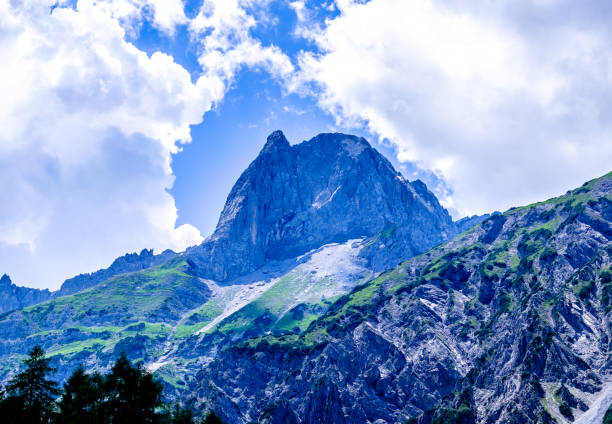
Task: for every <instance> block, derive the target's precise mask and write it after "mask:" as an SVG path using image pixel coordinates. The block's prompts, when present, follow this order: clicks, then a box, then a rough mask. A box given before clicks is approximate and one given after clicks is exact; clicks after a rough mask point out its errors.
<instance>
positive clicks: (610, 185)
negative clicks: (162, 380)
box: [190, 173, 612, 424]
mask: <svg viewBox="0 0 612 424" xmlns="http://www.w3.org/2000/svg"><path fill="white" fill-rule="evenodd" d="M611 351H612V173H610V174H608V175H606V176H604V177H602V178H599V179H596V180H593V181H590V182H588V183H585V185H583V186H582V187H580V188H577V189H575V190H572V191H570V192H568V193H567V194H566V195H564V196H560V197H557V198H553V199H549V200H547V201H544V202H540V203H536V204H534V205H531V206H527V207H521V208H513V209H510V210H509V211H507V212H505V213H503V214H495V215H493V216H491V217H490V218H488V219H487V220H485V221H484V222H482V223H481V224H480V225H478V226H476V227H473V228H472V229H471V230H469V231H467V232H465V233H463V234H462V235H460V236H459V237H456V238H454V239H453V240H451V241H449V242H448V243H445V244H443V245H442V246H439V247H436V248H434V249H431V250H430V251H429V252H427V253H425V254H424V255H420V256H418V257H415V258H412V259H410V260H408V261H406V262H404V263H402V264H401V265H400V266H399V267H397V268H395V269H393V270H390V271H388V272H386V273H383V274H381V275H380V276H379V277H378V278H376V279H374V280H372V281H370V282H368V283H366V284H364V285H361V286H358V287H357V288H356V289H355V290H353V291H352V292H351V293H350V294H348V295H346V296H343V297H342V298H340V299H339V300H338V301H336V302H335V303H334V304H333V305H331V306H330V308H329V309H328V310H327V312H326V313H325V314H323V315H322V316H320V317H319V318H318V319H317V320H316V321H314V322H313V323H312V324H311V325H310V326H309V328H308V329H307V330H306V331H305V332H303V333H301V334H299V335H293V334H291V335H283V336H275V335H266V336H263V337H260V338H257V339H252V340H247V341H244V342H241V343H236V344H235V345H234V346H231V347H230V348H229V349H225V350H223V351H222V352H221V353H220V354H219V355H218V357H217V358H216V359H215V360H214V361H213V362H211V363H210V364H209V365H207V366H206V367H204V368H202V370H201V371H200V373H199V374H198V375H197V377H196V378H195V380H194V381H195V384H194V385H193V387H190V390H192V391H193V390H197V391H198V399H199V400H200V403H201V404H202V405H205V408H204V409H208V408H213V409H215V411H216V412H217V413H219V414H220V415H221V416H222V418H223V419H224V420H225V421H226V422H232V423H243V424H246V423H248V422H265V423H274V422H278V420H277V421H275V419H276V417H283V418H284V417H289V418H287V422H300V423H315V422H316V423H320V422H326V423H327V422H330V423H331V422H333V423H344V422H348V423H351V424H372V423H405V422H413V423H415V422H418V423H419V424H431V423H466V424H467V423H470V424H471V423H479V424H484V423H491V424H492V423H496V424H502V423H504V424H506V423H512V424H523V423H550V424H552V423H555V422H557V423H563V422H567V420H566V419H565V418H564V414H563V413H562V410H563V405H565V406H564V407H565V409H566V410H567V408H571V410H572V413H573V415H574V416H575V417H576V419H577V421H576V422H580V423H586V422H589V423H590V422H593V423H594V422H602V421H601V419H602V417H603V411H605V410H606V408H607V407H608V405H609V400H608V399H609V398H610V396H611V395H610V393H612V356H611V355H610V352H611ZM587 408H588V411H587V413H586V414H584V415H582V414H583V411H585V410H586V409H587ZM595 416H597V417H599V418H598V419H599V420H598V421H596V420H595V419H594V418H593V417H595ZM409 419H412V421H408V420H409Z"/></svg>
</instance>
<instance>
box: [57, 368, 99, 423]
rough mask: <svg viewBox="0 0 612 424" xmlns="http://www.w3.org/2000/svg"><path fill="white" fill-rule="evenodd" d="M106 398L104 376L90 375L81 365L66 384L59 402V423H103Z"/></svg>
mask: <svg viewBox="0 0 612 424" xmlns="http://www.w3.org/2000/svg"><path fill="white" fill-rule="evenodd" d="M104 399H105V393H104V377H102V376H101V375H100V374H93V375H89V374H87V373H86V372H85V369H84V368H83V366H82V365H81V366H79V367H78V368H77V369H76V370H75V371H74V372H73V373H72V375H71V376H70V378H69V379H68V381H67V382H66V384H64V394H63V395H62V398H61V400H60V402H59V414H58V416H57V419H56V422H57V423H58V424H81V423H84V424H98V423H100V424H102V423H104V422H105V419H104V417H103V416H102V412H101V411H102V405H103V402H104Z"/></svg>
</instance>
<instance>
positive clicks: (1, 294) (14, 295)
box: [0, 274, 51, 313]
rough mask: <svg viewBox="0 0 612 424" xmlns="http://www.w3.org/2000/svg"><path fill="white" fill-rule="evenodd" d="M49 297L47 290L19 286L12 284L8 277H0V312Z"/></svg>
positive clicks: (42, 300) (49, 293)
mask: <svg viewBox="0 0 612 424" xmlns="http://www.w3.org/2000/svg"><path fill="white" fill-rule="evenodd" d="M50 298H51V292H50V291H49V290H38V289H31V288H28V287H19V286H16V285H15V284H13V282H12V281H11V279H10V277H9V276H8V275H6V274H4V275H3V276H2V277H0V313H3V312H7V311H11V310H13V309H19V308H23V307H26V306H29V305H33V304H35V303H40V302H44V301H46V300H48V299H50Z"/></svg>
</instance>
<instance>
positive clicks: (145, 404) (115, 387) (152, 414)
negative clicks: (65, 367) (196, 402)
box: [0, 347, 222, 424]
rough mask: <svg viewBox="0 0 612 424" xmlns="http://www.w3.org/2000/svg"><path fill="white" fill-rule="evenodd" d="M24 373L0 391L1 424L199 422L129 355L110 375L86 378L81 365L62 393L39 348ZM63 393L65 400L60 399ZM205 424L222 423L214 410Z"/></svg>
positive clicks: (159, 423)
mask: <svg viewBox="0 0 612 424" xmlns="http://www.w3.org/2000/svg"><path fill="white" fill-rule="evenodd" d="M24 363H25V369H24V371H22V372H21V373H19V374H17V375H16V376H15V377H14V378H13V379H12V380H11V381H10V382H9V384H8V385H7V387H6V389H5V390H4V391H0V422H2V423H3V424H51V423H53V424H108V423H112V424H195V423H196V421H195V419H194V413H193V411H192V410H191V409H189V408H181V407H180V406H179V405H178V404H177V405H175V407H174V409H171V408H170V406H169V405H167V404H165V403H164V402H163V396H162V385H161V384H160V383H159V382H158V381H157V380H155V379H154V377H153V375H152V374H151V373H150V372H148V371H147V370H145V369H144V368H143V367H142V365H133V364H132V363H131V362H130V361H129V359H128V358H127V356H126V355H125V354H122V355H121V356H120V357H119V359H117V361H116V362H115V365H114V366H113V368H112V369H111V371H110V373H108V374H106V375H101V374H99V373H94V374H88V373H87V372H85V369H84V368H83V367H82V366H79V367H78V368H77V369H76V370H75V371H74V372H73V373H72V375H71V376H70V378H69V379H68V381H66V383H65V384H64V387H63V392H61V391H60V390H59V389H58V385H57V383H56V382H55V381H52V380H49V379H48V374H49V373H51V371H53V369H52V368H51V367H50V366H49V359H48V358H46V357H45V352H44V350H43V349H42V348H40V347H35V348H34V349H33V350H32V351H31V352H30V355H29V357H28V359H26V360H25V361H24ZM60 394H61V397H60ZM204 423H206V424H217V423H222V421H221V419H220V418H219V417H218V416H217V415H216V414H215V413H214V412H210V413H209V414H208V416H207V417H206V419H205V420H204Z"/></svg>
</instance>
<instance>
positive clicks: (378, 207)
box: [187, 131, 455, 281]
mask: <svg viewBox="0 0 612 424" xmlns="http://www.w3.org/2000/svg"><path fill="white" fill-rule="evenodd" d="M454 233H455V227H454V225H453V222H452V220H451V218H450V216H449V214H448V212H447V211H446V210H445V209H444V208H442V207H441V206H440V204H439V203H438V201H437V199H436V198H435V196H434V195H433V194H432V193H431V192H429V191H428V190H427V187H426V186H425V184H423V183H422V182H421V181H418V180H417V181H415V182H408V181H405V180H404V179H403V178H402V176H401V175H400V174H399V173H398V172H397V171H395V169H394V168H393V166H392V165H391V164H390V163H389V161H388V160H386V159H385V158H384V157H383V156H382V155H381V154H380V153H378V152H377V151H376V150H375V149H373V148H372V147H371V146H370V145H369V143H368V142H367V141H366V140H365V139H363V138H360V137H356V136H351V135H345V134H320V135H318V136H316V137H314V138H313V139H311V140H309V141H305V142H302V143H300V144H297V145H294V146H291V145H290V144H289V143H288V142H287V139H286V138H285V136H284V135H283V133H282V132H280V131H276V132H274V133H272V134H271V135H270V136H269V137H268V140H267V143H266V144H265V146H264V148H263V149H262V151H261V152H260V154H259V156H258V157H257V158H256V159H255V160H254V161H253V162H252V163H251V165H250V166H249V167H248V169H247V170H246V171H245V172H244V173H243V174H242V175H241V176H240V178H239V179H238V181H237V182H236V184H235V185H234V187H233V188H232V191H231V193H230V195H229V197H228V199H227V202H226V204H225V207H224V209H223V212H222V213H221V218H220V219H219V223H218V224H217V228H216V230H215V232H214V234H213V235H212V236H211V237H209V238H208V239H207V240H205V241H204V243H202V244H201V245H200V246H198V247H195V248H192V249H190V250H188V252H187V255H188V258H189V263H190V265H191V267H192V272H194V273H195V274H197V275H199V276H201V277H206V278H211V279H214V280H217V281H227V280H231V279H233V278H236V277H238V276H240V275H243V274H246V273H248V272H251V271H253V270H255V269H257V268H259V267H261V266H262V265H263V264H265V263H266V262H268V261H270V260H281V259H285V258H289V257H295V256H297V255H300V254H302V253H305V252H307V251H308V250H310V249H313V248H316V247H319V246H321V245H323V244H326V243H330V242H340V241H345V240H348V239H351V238H357V237H373V239H372V243H371V246H370V248H369V249H366V250H365V251H364V256H365V257H366V258H367V259H369V260H370V262H371V265H372V267H373V268H375V269H377V268H378V269H383V268H385V267H387V266H388V265H389V264H392V265H395V264H396V263H397V262H398V261H399V260H401V259H405V258H407V257H410V256H414V255H416V254H419V253H422V252H424V251H426V250H427V249H429V248H431V247H432V246H434V245H436V244H439V243H440V242H442V241H444V240H446V239H448V238H449V237H450V236H452V235H454ZM381 237H382V238H381ZM383 239H384V240H383ZM387 239H388V240H387ZM385 248H386V249H385ZM379 250H380V251H381V252H382V251H384V255H381V254H379Z"/></svg>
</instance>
